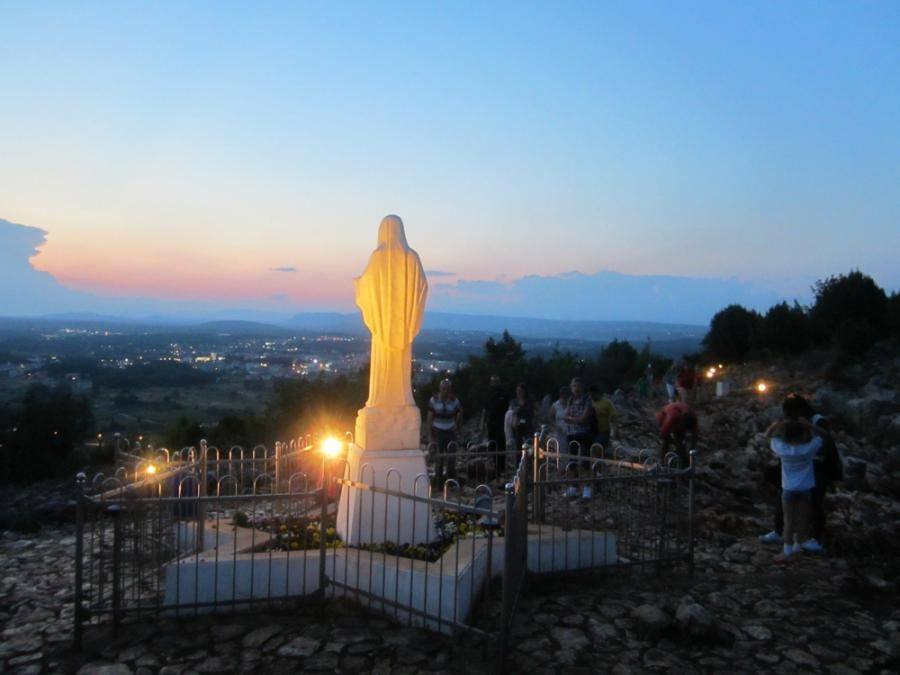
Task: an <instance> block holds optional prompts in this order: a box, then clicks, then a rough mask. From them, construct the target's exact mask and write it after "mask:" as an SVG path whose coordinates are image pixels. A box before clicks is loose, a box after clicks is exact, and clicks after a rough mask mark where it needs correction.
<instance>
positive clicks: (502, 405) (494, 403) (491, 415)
mask: <svg viewBox="0 0 900 675" xmlns="http://www.w3.org/2000/svg"><path fill="white" fill-rule="evenodd" d="M508 408H509V394H508V393H507V391H506V388H505V387H504V386H503V382H502V380H501V379H500V377H499V376H498V375H491V386H490V387H489V388H488V392H487V396H486V399H485V402H484V408H483V409H482V411H481V432H482V433H483V434H484V435H485V436H486V437H487V439H488V442H489V443H490V442H491V441H493V444H494V445H496V448H495V450H496V451H497V452H499V453H500V454H498V455H495V457H496V464H495V466H496V467H497V473H498V474H499V475H503V474H504V473H505V472H506V434H505V433H504V431H503V418H504V417H505V416H506V411H507V410H508Z"/></svg>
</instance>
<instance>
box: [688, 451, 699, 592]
mask: <svg viewBox="0 0 900 675" xmlns="http://www.w3.org/2000/svg"><path fill="white" fill-rule="evenodd" d="M696 454H697V451H696V450H691V451H690V452H689V453H688V469H689V473H688V574H690V575H691V576H693V575H694V455H696Z"/></svg>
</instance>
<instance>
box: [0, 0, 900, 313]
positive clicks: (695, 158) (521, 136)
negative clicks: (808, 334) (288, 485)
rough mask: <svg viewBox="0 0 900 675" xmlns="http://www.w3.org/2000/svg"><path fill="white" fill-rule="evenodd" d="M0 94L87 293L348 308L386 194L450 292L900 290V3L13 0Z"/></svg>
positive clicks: (7, 123) (55, 252)
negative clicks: (550, 282) (717, 282)
mask: <svg viewBox="0 0 900 675" xmlns="http://www.w3.org/2000/svg"><path fill="white" fill-rule="evenodd" d="M0 102H2V105H0V219H6V220H8V221H11V222H13V223H21V224H24V225H29V226H33V227H37V228H41V229H42V230H45V231H46V232H47V233H48V235H47V242H46V243H45V244H44V245H43V247H42V249H41V251H40V253H39V254H38V255H37V256H36V257H34V258H33V259H32V264H33V266H34V267H35V268H36V269H38V270H43V271H46V272H49V273H50V274H52V275H53V276H54V277H55V278H56V279H57V280H58V281H60V282H61V283H63V284H65V285H66V286H68V287H70V288H72V289H76V290H79V291H88V292H91V293H98V294H101V295H116V296H131V295H134V296H140V297H152V298H178V299H192V300H193V299H220V300H221V299H224V300H234V301H236V302H238V301H239V302H253V301H254V300H265V301H267V302H268V301H273V302H277V303H281V305H284V306H285V307H288V306H289V307H292V308H297V309H341V310H347V309H350V308H351V307H352V284H351V278H352V277H353V276H355V275H356V274H358V273H359V272H360V271H361V270H362V267H363V266H364V264H365V261H366V258H367V256H368V255H369V253H370V251H371V250H372V248H373V246H374V244H375V238H376V231H377V226H378V222H379V220H380V219H381V218H382V217H383V216H384V215H385V214H388V213H397V214H399V215H400V216H401V217H402V218H403V219H404V221H405V223H406V227H407V234H408V237H409V241H410V244H411V245H412V246H413V247H414V248H416V249H417V250H418V251H419V253H420V255H421V257H422V260H423V262H424V264H425V267H426V268H427V269H429V270H431V271H432V272H433V273H432V284H433V285H439V284H449V285H450V290H453V289H455V288H456V286H455V284H457V283H458V282H460V281H462V282H467V281H473V280H482V281H497V280H499V281H501V282H504V283H505V282H512V281H514V280H516V279H519V278H520V277H523V276H526V275H535V274H539V275H546V276H549V277H553V276H555V275H560V274H565V273H567V272H570V271H573V270H578V271H580V272H583V273H586V274H594V273H596V272H599V271H601V270H614V271H617V272H622V273H625V274H629V275H649V274H654V275H676V276H689V277H702V278H714V279H718V278H721V279H728V278H731V277H737V278H738V279H739V280H741V281H744V282H747V283H748V284H751V285H753V286H755V287H759V288H760V289H766V290H772V291H775V292H776V293H778V294H781V295H783V296H785V297H791V296H792V295H796V294H802V293H804V292H806V291H807V290H808V287H809V285H810V283H811V282H813V281H814V280H815V279H817V278H820V277H822V276H825V275H828V274H832V273H837V272H846V271H848V270H849V269H851V268H855V267H859V268H861V269H862V270H863V271H865V272H867V273H869V274H871V275H873V276H874V277H875V278H876V280H877V281H878V282H879V283H880V284H882V285H883V286H885V287H886V288H889V289H895V288H898V287H900V266H898V265H897V264H896V259H897V251H900V189H898V186H900V123H898V120H900V3H896V2H877V3H851V2H833V3H832V2H791V3H781V2H772V3H766V2H753V3H724V2H710V3H695V2H688V3H682V2H679V3H663V2H649V3H636V2H631V1H629V2H621V3H617V2H602V3H597V2H586V3H575V2H571V3H570V2H567V3H549V2H548V3H540V4H535V3H523V2H511V3H458V2H450V3H441V4H437V3H422V2H412V3H390V6H389V7H386V6H383V5H382V3H377V4H376V3H371V4H367V5H365V6H363V5H361V4H357V3H209V4H205V3H199V2H197V3H193V2H192V3H152V4H150V3H148V4H147V5H144V6H139V5H137V4H136V3H119V2H108V3H78V4H75V3H2V2H0ZM441 273H444V274H441ZM447 273H449V274H447ZM465 308H466V307H465V306H464V305H463V306H461V309H465ZM610 318H616V317H610ZM648 318H649V317H648Z"/></svg>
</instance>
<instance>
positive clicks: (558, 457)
mask: <svg viewBox="0 0 900 675" xmlns="http://www.w3.org/2000/svg"><path fill="white" fill-rule="evenodd" d="M347 440H348V441H349V440H350V438H349V437H348V439H347ZM317 450H318V447H317V444H316V442H315V439H313V438H311V437H304V438H302V439H298V440H296V441H293V442H287V443H278V444H276V445H275V446H274V447H273V448H271V449H267V448H265V447H263V446H257V447H256V448H254V449H252V450H244V449H242V448H237V447H235V448H230V449H229V450H228V451H224V452H222V451H220V450H219V449H217V448H213V447H207V445H206V443H205V442H201V443H200V444H199V445H198V446H197V447H196V448H187V449H185V450H183V451H180V452H177V453H168V452H165V451H161V450H160V451H151V450H142V451H141V450H136V449H134V448H125V449H120V452H119V457H118V459H119V462H120V466H119V467H118V468H117V469H116V471H115V473H114V475H113V476H110V477H104V476H102V475H98V476H95V477H94V478H93V479H91V480H88V479H87V477H84V476H80V477H79V482H80V483H81V486H82V490H81V491H80V493H79V494H80V497H79V500H78V516H77V537H76V559H75V641H76V645H79V644H80V642H81V639H82V634H83V630H84V628H85V627H86V626H89V625H100V624H111V625H112V626H113V628H114V629H117V628H118V626H119V625H120V623H121V622H122V621H123V620H126V619H127V618H130V617H134V618H141V617H143V618H155V617H160V616H179V615H184V614H199V613H204V612H230V611H236V610H239V609H254V608H262V607H267V608H270V607H272V606H279V605H283V604H285V603H296V602H300V601H320V600H322V599H325V598H329V599H330V598H347V599H350V600H353V601H355V602H357V603H359V604H361V605H364V606H368V607H371V608H374V609H376V610H379V611H381V612H383V613H385V614H387V615H388V616H391V617H392V618H394V619H395V620H397V621H399V622H403V623H407V624H410V625H417V626H424V627H427V628H429V629H433V630H438V631H443V632H457V631H461V630H472V631H474V630H476V629H475V628H473V627H472V621H471V618H472V616H473V612H474V609H475V608H476V606H477V605H478V603H480V602H484V601H488V602H494V601H496V600H499V601H500V611H499V614H500V622H499V625H488V626H484V625H482V627H481V631H480V632H484V631H487V632H488V633H489V634H490V635H492V636H495V637H497V638H498V639H497V640H493V641H491V642H492V643H495V644H500V645H505V643H506V638H507V636H508V633H509V629H510V625H511V622H512V619H513V617H514V616H515V614H516V608H517V606H518V603H519V599H520V598H521V596H522V593H525V592H527V588H528V583H529V578H531V577H540V576H542V575H559V576H563V575H566V574H567V573H571V572H578V573H579V575H581V574H582V573H584V572H585V571H599V570H609V569H613V568H615V567H621V566H632V565H647V564H653V565H659V566H661V565H673V564H679V563H687V565H688V566H689V567H690V566H692V563H693V542H692V539H693V474H694V472H693V466H692V457H691V459H690V462H689V464H688V465H687V466H680V463H679V459H678V458H677V457H676V456H674V455H671V456H668V457H666V458H665V461H664V462H658V461H656V460H655V459H653V458H651V457H648V456H642V457H638V458H635V459H624V458H619V457H616V456H614V455H610V454H609V453H604V452H603V449H602V448H600V447H599V446H595V447H593V448H591V449H588V450H587V451H585V452H582V448H580V447H578V446H577V445H573V446H570V447H568V448H566V449H565V450H566V451H565V452H562V451H560V449H559V447H558V445H556V442H555V441H554V440H552V439H551V440H550V441H546V442H543V443H542V442H541V439H539V438H538V437H537V436H536V437H535V439H534V444H533V446H532V448H530V450H528V451H523V452H522V453H520V454H518V455H516V456H515V461H514V462H513V461H509V463H508V467H509V469H510V476H509V477H508V482H506V483H505V485H503V486H502V488H500V489H497V488H496V487H491V484H490V483H489V482H487V481H485V482H481V483H477V484H476V483H475V481H474V479H473V478H472V477H471V476H468V477H469V481H468V484H466V481H465V480H462V477H461V478H460V479H448V480H446V481H444V483H443V485H442V486H441V489H440V490H435V491H433V490H432V487H431V482H432V480H431V476H430V475H429V474H428V473H422V474H420V475H419V476H417V477H416V479H415V480H414V481H413V484H412V485H403V484H401V482H400V478H399V473H398V472H396V471H395V470H386V471H385V472H384V473H382V474H381V475H378V474H376V472H375V471H374V470H373V469H372V468H371V467H369V466H367V465H363V466H362V467H360V468H359V469H358V473H357V475H355V476H351V475H350V471H349V468H348V464H347V462H346V460H345V459H342V458H338V459H328V458H326V457H325V456H324V455H323V454H322V453H320V452H318V451H317ZM481 452H484V453H487V454H485V455H482V456H481V457H483V458H486V459H488V460H489V459H490V458H491V454H490V453H496V452H497V451H496V450H493V449H491V448H484V447H483V448H482V449H480V450H473V449H472V448H468V449H467V451H466V455H467V458H468V460H479V459H480V458H481V457H479V453H481ZM606 455H609V456H606ZM510 460H512V455H511V456H510ZM496 478H499V479H501V480H503V479H505V478H506V477H504V476H499V477H496ZM495 483H496V482H495ZM342 494H343V499H342V498H341V497H342ZM339 504H341V506H340V507H339ZM342 509H343V510H342ZM401 514H405V517H401ZM410 516H411V517H410ZM370 542H376V543H370ZM496 578H500V580H501V583H502V595H501V597H500V598H493V597H491V595H490V593H491V583H490V582H491V579H496Z"/></svg>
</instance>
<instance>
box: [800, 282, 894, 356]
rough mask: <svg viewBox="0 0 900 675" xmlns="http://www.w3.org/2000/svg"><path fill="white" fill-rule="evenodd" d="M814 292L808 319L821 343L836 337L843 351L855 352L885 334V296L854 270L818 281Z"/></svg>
mask: <svg viewBox="0 0 900 675" xmlns="http://www.w3.org/2000/svg"><path fill="white" fill-rule="evenodd" d="M813 292H814V293H815V297H816V301H815V304H814V305H813V307H812V310H811V312H810V317H811V319H812V321H813V329H814V331H815V334H816V337H817V338H818V339H819V340H820V341H823V342H830V341H833V340H834V339H835V338H836V339H837V342H838V345H839V346H840V347H841V348H842V349H843V350H844V351H848V352H857V351H865V350H867V349H868V348H869V347H871V346H872V344H873V343H874V342H875V341H876V340H877V339H878V338H879V337H884V336H886V335H887V334H888V331H889V326H888V297H887V294H885V292H884V289H882V288H881V287H879V286H878V284H876V283H875V280H874V279H872V277H870V276H868V275H866V274H863V273H862V272H860V271H859V270H853V271H851V272H849V273H848V274H840V275H838V276H832V277H828V278H827V279H825V280H821V281H817V282H816V284H815V285H814V286H813Z"/></svg>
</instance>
